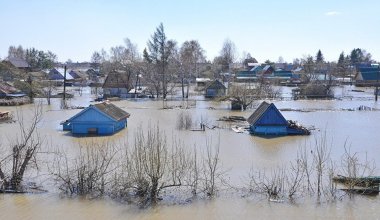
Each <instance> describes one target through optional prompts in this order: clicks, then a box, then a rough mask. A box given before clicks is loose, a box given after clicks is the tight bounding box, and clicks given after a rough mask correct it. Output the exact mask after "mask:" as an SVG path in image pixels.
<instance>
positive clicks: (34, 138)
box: [0, 104, 42, 191]
mask: <svg viewBox="0 0 380 220" xmlns="http://www.w3.org/2000/svg"><path fill="white" fill-rule="evenodd" d="M17 118H18V125H19V132H18V134H17V135H18V136H17V137H16V138H15V140H13V141H10V146H9V148H10V149H9V150H10V151H11V152H10V153H9V154H8V155H5V156H4V157H3V158H2V159H1V161H0V180H1V181H2V185H1V188H2V189H3V190H4V189H5V190H12V191H22V190H23V189H22V181H23V178H24V174H25V172H26V171H27V169H28V168H30V167H31V166H32V164H34V165H37V161H36V154H37V153H38V151H39V149H40V146H41V144H42V140H41V137H40V136H39V133H38V127H37V125H38V123H39V122H40V120H41V118H42V106H41V104H36V105H35V108H34V112H33V115H32V117H31V120H30V124H26V120H25V119H24V118H23V114H22V113H21V111H17Z"/></svg>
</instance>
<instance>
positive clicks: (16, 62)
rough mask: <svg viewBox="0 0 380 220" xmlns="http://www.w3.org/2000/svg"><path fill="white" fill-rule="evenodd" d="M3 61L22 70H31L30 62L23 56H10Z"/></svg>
mask: <svg viewBox="0 0 380 220" xmlns="http://www.w3.org/2000/svg"><path fill="white" fill-rule="evenodd" d="M3 62H5V63H8V64H10V65H11V66H13V67H15V68H17V69H20V70H25V71H28V70H30V65H29V64H28V62H27V61H26V60H24V59H21V58H16V57H10V58H8V59H6V60H4V61H3Z"/></svg>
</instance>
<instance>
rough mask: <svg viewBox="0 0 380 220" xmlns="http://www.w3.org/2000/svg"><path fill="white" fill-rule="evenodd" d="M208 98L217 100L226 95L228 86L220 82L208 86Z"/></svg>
mask: <svg viewBox="0 0 380 220" xmlns="http://www.w3.org/2000/svg"><path fill="white" fill-rule="evenodd" d="M205 90H206V94H205V97H206V98H216V97H222V96H224V95H226V90H227V88H226V86H224V84H223V83H222V82H220V81H219V80H214V81H212V82H210V83H208V84H207V85H206V88H205Z"/></svg>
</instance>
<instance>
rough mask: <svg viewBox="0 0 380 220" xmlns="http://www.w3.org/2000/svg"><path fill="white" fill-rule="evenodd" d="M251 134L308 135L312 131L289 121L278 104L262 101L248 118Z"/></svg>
mask: <svg viewBox="0 0 380 220" xmlns="http://www.w3.org/2000/svg"><path fill="white" fill-rule="evenodd" d="M247 121H248V123H249V130H250V133H251V134H254V135H263V136H266V135H268V136H281V135H308V134H310V131H309V130H307V129H306V128H304V127H302V126H300V125H298V124H296V123H295V122H293V121H287V120H286V119H285V118H284V116H283V115H282V114H281V112H280V111H279V110H278V109H277V108H276V106H275V105H274V104H273V103H271V104H269V103H267V102H262V103H261V104H260V106H259V107H258V108H257V109H256V111H255V112H253V114H252V115H251V116H250V117H249V118H248V119H247Z"/></svg>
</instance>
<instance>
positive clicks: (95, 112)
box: [61, 102, 130, 135]
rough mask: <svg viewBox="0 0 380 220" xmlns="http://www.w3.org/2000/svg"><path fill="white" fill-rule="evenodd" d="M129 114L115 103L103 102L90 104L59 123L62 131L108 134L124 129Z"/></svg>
mask: <svg viewBox="0 0 380 220" xmlns="http://www.w3.org/2000/svg"><path fill="white" fill-rule="evenodd" d="M129 116H130V114H129V113H127V112H126V111H124V110H122V109H120V108H119V107H117V106H116V105H114V104H112V103H108V102H103V103H99V104H95V105H90V106H89V107H87V108H85V109H83V110H82V111H81V112H79V113H78V114H76V115H74V116H73V117H71V118H70V119H68V120H66V121H64V122H62V123H61V124H62V126H63V130H64V131H71V132H72V133H73V134H82V135H83V134H95V135H110V134H113V133H115V132H118V131H120V130H122V129H124V128H125V127H126V126H127V119H128V118H129Z"/></svg>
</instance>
